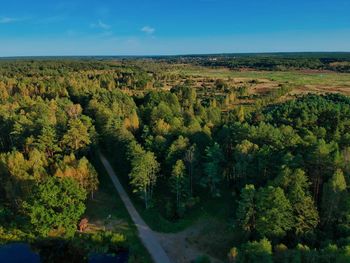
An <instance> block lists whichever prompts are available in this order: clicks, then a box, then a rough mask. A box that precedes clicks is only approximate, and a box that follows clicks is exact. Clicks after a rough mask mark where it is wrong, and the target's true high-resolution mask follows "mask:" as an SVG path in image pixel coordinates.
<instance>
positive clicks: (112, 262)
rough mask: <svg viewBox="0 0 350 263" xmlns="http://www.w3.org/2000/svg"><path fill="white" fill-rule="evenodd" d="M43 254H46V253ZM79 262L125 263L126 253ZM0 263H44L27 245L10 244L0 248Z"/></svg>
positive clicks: (100, 255) (90, 257)
mask: <svg viewBox="0 0 350 263" xmlns="http://www.w3.org/2000/svg"><path fill="white" fill-rule="evenodd" d="M52 251H54V249H52ZM45 253H47V251H46V252H45ZM53 253H54V252H53ZM50 254H51V253H50ZM53 255H54V254H53ZM45 258H55V256H53V257H52V256H51V257H50V255H49V257H48V255H47V254H45ZM56 259H57V258H56ZM67 260H69V259H67ZM67 262H69V261H67ZM79 262H80V260H79ZM81 262H82V263H86V262H88V263H127V262H128V253H127V252H121V253H119V254H118V255H113V254H112V255H109V254H92V255H91V256H89V258H88V260H87V261H86V259H82V260H81ZM0 263H46V262H45V260H44V259H43V258H42V257H40V254H38V253H36V252H34V251H32V249H31V247H30V245H29V244H25V243H12V244H7V245H3V246H0ZM62 263H63V262H62Z"/></svg>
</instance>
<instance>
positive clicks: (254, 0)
mask: <svg viewBox="0 0 350 263" xmlns="http://www.w3.org/2000/svg"><path fill="white" fill-rule="evenodd" d="M0 3H1V5H0V6H1V8H0V56H33V55H165V54H169V55H170V54H194V53H236V52H280V51H287V52H290V51H350V1H349V0H327V1H326V0H245V1H243V0H99V1H98V0H70V1H68V0H62V1H60V0H56V1H51V0H31V1H28V0H0Z"/></svg>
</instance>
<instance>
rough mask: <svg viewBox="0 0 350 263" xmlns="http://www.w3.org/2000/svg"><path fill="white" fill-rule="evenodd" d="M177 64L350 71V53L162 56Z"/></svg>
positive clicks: (231, 67) (236, 67) (235, 67)
mask: <svg viewBox="0 0 350 263" xmlns="http://www.w3.org/2000/svg"><path fill="white" fill-rule="evenodd" d="M158 59H165V60H167V61H172V62H173V63H179V62H181V63H184V62H185V63H191V64H196V65H201V66H210V67H228V68H230V69H255V70H281V71H283V70H307V69H311V70H331V71H336V72H350V53H346V52H334V53H307V52H306V53H246V54H212V55H187V56H175V57H158Z"/></svg>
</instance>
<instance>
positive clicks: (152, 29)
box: [141, 26, 156, 35]
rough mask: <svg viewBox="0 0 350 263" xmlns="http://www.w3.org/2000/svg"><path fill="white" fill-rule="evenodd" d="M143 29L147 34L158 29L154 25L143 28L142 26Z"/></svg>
mask: <svg viewBox="0 0 350 263" xmlns="http://www.w3.org/2000/svg"><path fill="white" fill-rule="evenodd" d="M141 31H142V32H144V33H146V34H149V35H152V34H153V33H154V32H155V31H156V30H155V29H154V28H153V27H150V26H144V27H143V28H141Z"/></svg>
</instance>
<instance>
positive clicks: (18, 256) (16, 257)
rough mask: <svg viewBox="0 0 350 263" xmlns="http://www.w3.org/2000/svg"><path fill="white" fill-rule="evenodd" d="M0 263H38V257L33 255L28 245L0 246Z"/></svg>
mask: <svg viewBox="0 0 350 263" xmlns="http://www.w3.org/2000/svg"><path fill="white" fill-rule="evenodd" d="M0 262H1V263H24V262H25V263H40V256H39V255H38V254H35V253H34V252H33V251H32V250H31V249H30V246H29V245H28V244H23V243H15V244H8V245H4V246H0Z"/></svg>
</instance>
